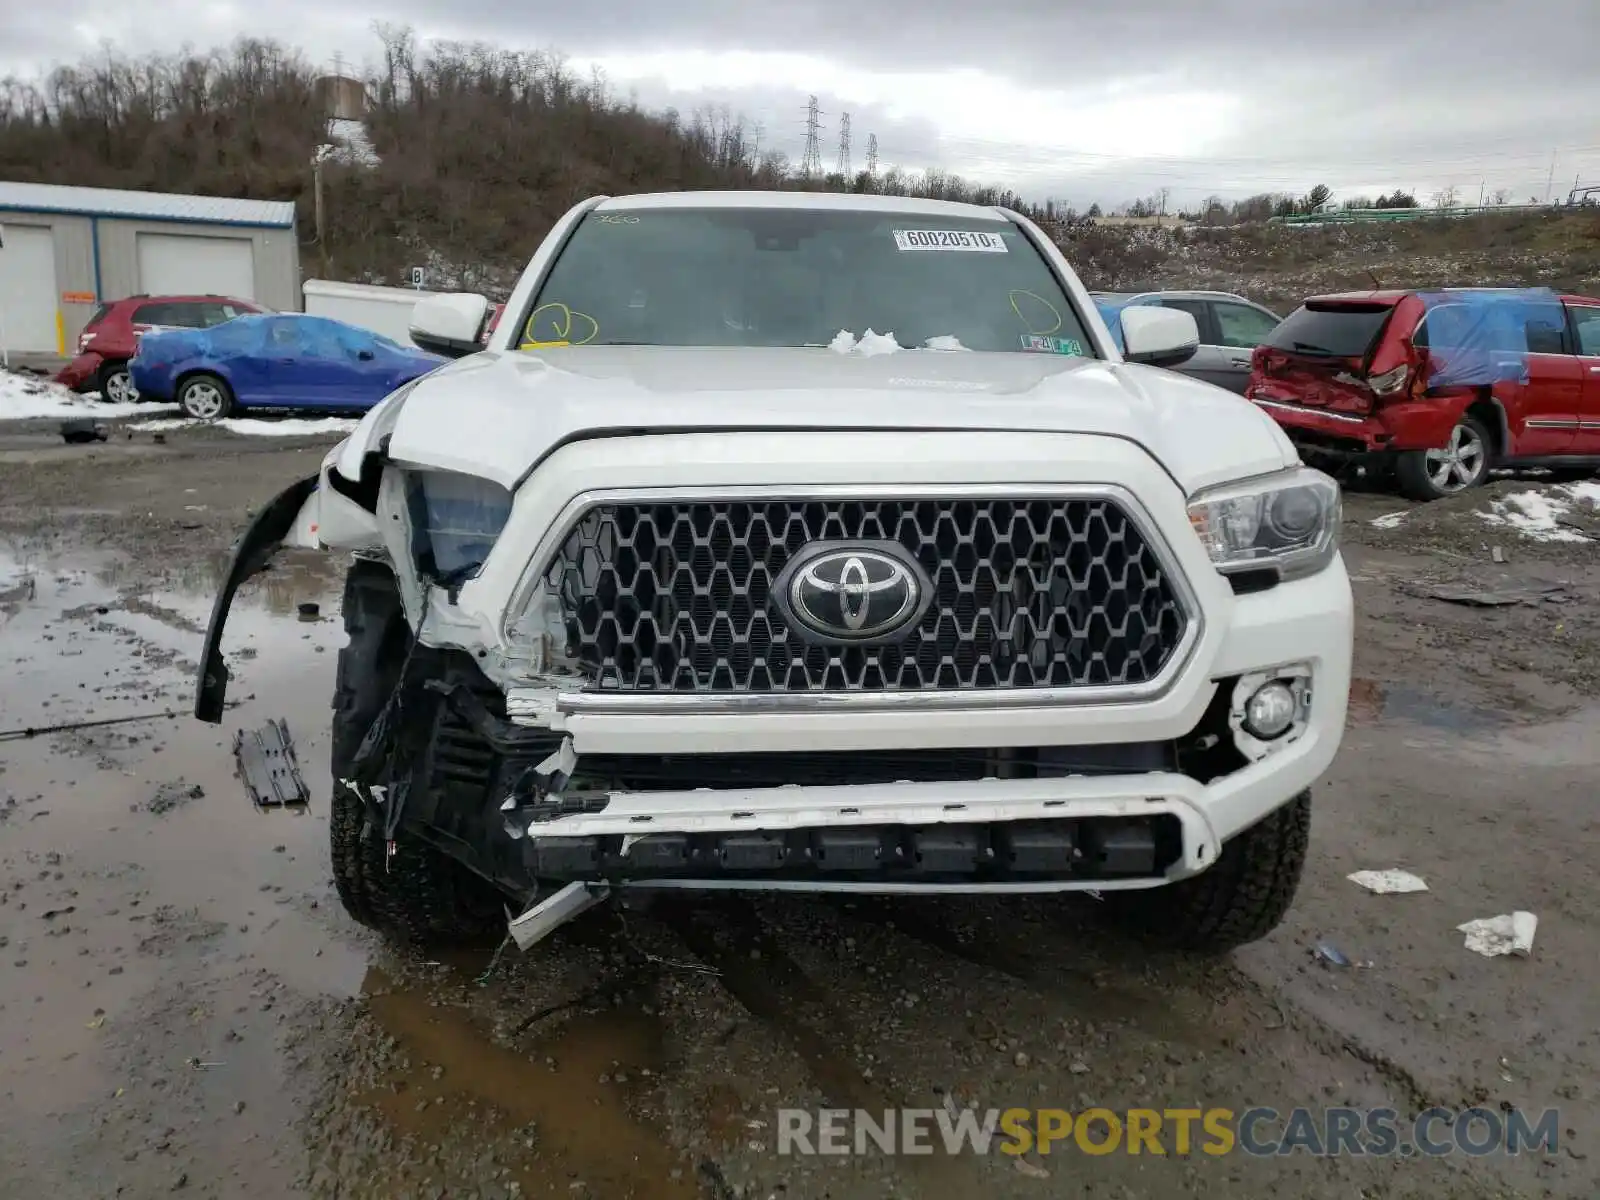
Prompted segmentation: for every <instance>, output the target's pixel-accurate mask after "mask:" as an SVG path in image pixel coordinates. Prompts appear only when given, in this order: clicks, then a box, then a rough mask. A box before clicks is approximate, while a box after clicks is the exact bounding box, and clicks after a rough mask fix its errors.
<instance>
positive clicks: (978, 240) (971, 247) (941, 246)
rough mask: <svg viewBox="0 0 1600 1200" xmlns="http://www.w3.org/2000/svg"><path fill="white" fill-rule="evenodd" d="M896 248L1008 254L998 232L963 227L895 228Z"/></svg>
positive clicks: (1004, 242)
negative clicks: (982, 231)
mask: <svg viewBox="0 0 1600 1200" xmlns="http://www.w3.org/2000/svg"><path fill="white" fill-rule="evenodd" d="M894 245H895V249H897V250H958V251H961V252H964V253H976V254H1008V253H1010V251H1008V250H1007V249H1006V240H1005V238H1003V237H1001V236H1000V235H999V234H998V233H974V232H972V231H971V230H963V229H896V230H895V231H894Z"/></svg>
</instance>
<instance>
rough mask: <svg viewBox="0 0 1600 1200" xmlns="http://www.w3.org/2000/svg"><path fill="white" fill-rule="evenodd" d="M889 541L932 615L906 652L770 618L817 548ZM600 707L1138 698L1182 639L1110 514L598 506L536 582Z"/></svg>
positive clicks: (1052, 502)
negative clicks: (1028, 695) (732, 696)
mask: <svg viewBox="0 0 1600 1200" xmlns="http://www.w3.org/2000/svg"><path fill="white" fill-rule="evenodd" d="M883 540H888V541H893V542H897V543H898V544H899V545H900V546H901V547H903V548H904V549H905V550H906V551H908V552H909V553H910V555H911V556H912V557H914V558H915V559H916V561H917V562H918V563H919V564H920V565H921V567H922V569H923V571H924V572H925V573H926V575H927V577H928V580H929V581H930V582H931V584H932V596H933V598H932V603H931V604H930V605H929V606H928V608H927V610H926V612H925V613H924V614H923V616H922V619H921V620H920V622H918V623H917V624H916V625H915V626H913V627H912V628H910V629H909V630H908V631H907V633H906V635H905V636H904V637H903V638H902V639H901V640H899V641H897V642H894V643H892V644H883V645H867V646H860V645H856V646H852V645H819V644H816V643H815V642H814V641H811V642H808V641H803V640H801V638H800V637H798V636H797V635H796V633H795V632H794V631H792V630H791V629H790V628H789V627H788V625H787V624H786V623H785V620H784V617H783V615H782V613H781V611H780V610H779V608H778V606H777V605H776V604H775V603H774V596H773V583H774V580H776V579H777V577H778V575H779V574H780V573H781V572H782V570H783V568H784V566H785V564H786V563H788V561H789V560H790V558H791V557H792V556H793V555H795V554H796V553H797V552H799V551H800V550H802V549H803V548H805V547H807V546H808V545H810V544H812V543H815V542H818V541H828V542H854V541H883ZM544 584H545V587H546V588H547V589H548V590H549V591H550V592H552V593H553V594H554V595H556V596H557V597H559V599H560V602H561V609H562V613H563V615H564V618H565V621H566V626H567V654H568V656H569V657H571V658H575V659H577V660H578V661H579V662H581V663H582V665H583V667H584V670H585V672H586V673H587V675H588V678H589V685H590V687H591V688H593V689H597V690H601V691H608V692H654V693H663V692H673V693H694V694H707V693H711V694H715V693H741V692H750V693H804V692H867V693H872V692H894V691H911V690H928V689H937V690H958V689H972V690H979V691H987V690H997V689H1006V688H1046V687H1049V688H1074V687H1107V686H1118V685H1132V684H1139V683H1143V682H1145V681H1147V680H1149V679H1151V678H1153V677H1154V676H1155V675H1157V674H1158V673H1159V672H1160V671H1161V669H1162V668H1163V667H1164V666H1165V665H1166V664H1167V662H1168V661H1169V660H1170V659H1171V657H1172V656H1173V654H1174V653H1176V651H1177V649H1178V647H1179V645H1180V644H1181V642H1182V640H1183V634H1184V631H1185V629H1186V625H1187V620H1188V617H1187V614H1186V613H1185V611H1184V609H1183V607H1182V604H1181V602H1180V601H1179V599H1178V595H1177V591H1176V589H1175V587H1174V586H1173V581H1172V580H1171V579H1170V578H1169V577H1168V575H1167V573H1166V571H1164V570H1163V568H1162V566H1161V563H1160V561H1159V560H1158V558H1157V556H1156V554H1155V552H1154V550H1153V548H1152V547H1151V545H1150V544H1149V542H1148V541H1147V540H1146V539H1145V537H1144V535H1143V533H1141V531H1140V529H1139V527H1138V526H1137V525H1136V524H1135V523H1134V522H1133V521H1132V520H1131V519H1130V518H1129V516H1128V514H1127V513H1126V512H1124V511H1123V509H1122V508H1121V507H1120V506H1119V505H1118V504H1117V503H1116V502H1115V501H1114V500H1111V499H1103V498H1083V497H1071V498H1052V499H1032V500H1030V499H1011V500H991V499H981V500H972V499H951V500H938V499H916V500H911V499H907V500H870V501H850V500H774V501H745V502H692V503H665V504H650V503H639V504H607V505H603V506H600V507H596V508H592V509H590V510H588V511H587V512H586V513H584V514H583V515H582V516H581V517H580V518H578V520H577V522H576V523H575V524H574V526H573V527H572V529H571V530H570V531H569V533H568V535H567V537H566V539H565V540H564V541H563V542H562V544H561V547H560V549H559V550H558V551H557V552H556V555H555V557H554V559H553V560H552V562H551V563H550V566H549V567H548V569H547V571H546V574H545V577H544Z"/></svg>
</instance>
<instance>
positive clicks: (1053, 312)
mask: <svg viewBox="0 0 1600 1200" xmlns="http://www.w3.org/2000/svg"><path fill="white" fill-rule="evenodd" d="M1020 296H1026V297H1027V298H1028V299H1029V300H1036V301H1038V302H1039V303H1040V304H1042V305H1044V307H1045V311H1046V312H1048V313H1049V314H1050V317H1051V319H1053V320H1054V321H1055V324H1053V325H1051V326H1050V327H1049V328H1048V329H1035V328H1034V327H1033V322H1032V321H1030V320H1028V318H1027V317H1025V316H1023V315H1022V308H1021V306H1019V305H1018V304H1017V298H1018V297H1020ZM1009 299H1010V301H1011V311H1012V312H1014V313H1016V314H1017V320H1019V321H1021V322H1022V324H1023V325H1024V326H1025V327H1026V328H1027V330H1028V332H1029V333H1031V334H1033V335H1034V336H1035V337H1045V336H1047V335H1049V334H1052V333H1054V332H1055V331H1056V330H1058V329H1060V328H1061V311H1060V310H1059V309H1058V308H1056V306H1055V305H1054V304H1051V303H1050V301H1048V300H1046V299H1045V298H1044V297H1043V296H1041V295H1039V293H1038V292H1028V291H1023V290H1022V289H1020V288H1019V289H1017V290H1015V291H1013V292H1012V293H1011V295H1010V297H1009Z"/></svg>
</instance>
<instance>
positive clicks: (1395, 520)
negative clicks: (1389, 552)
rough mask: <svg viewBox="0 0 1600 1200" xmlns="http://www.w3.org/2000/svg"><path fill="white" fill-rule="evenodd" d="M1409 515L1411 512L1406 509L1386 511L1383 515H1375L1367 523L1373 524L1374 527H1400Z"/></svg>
mask: <svg viewBox="0 0 1600 1200" xmlns="http://www.w3.org/2000/svg"><path fill="white" fill-rule="evenodd" d="M1409 515H1410V514H1409V513H1406V512H1404V511H1401V512H1392V513H1384V514H1383V516H1381V517H1373V518H1372V520H1370V521H1368V522H1367V524H1368V525H1371V526H1372V527H1373V528H1374V529H1399V528H1400V523H1401V522H1402V521H1404V520H1405V519H1406V517H1407V516H1409Z"/></svg>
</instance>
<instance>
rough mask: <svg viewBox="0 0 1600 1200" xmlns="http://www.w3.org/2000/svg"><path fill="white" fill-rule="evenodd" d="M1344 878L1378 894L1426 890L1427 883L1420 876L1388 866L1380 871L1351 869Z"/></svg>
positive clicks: (1386, 894) (1385, 894) (1387, 894)
mask: <svg viewBox="0 0 1600 1200" xmlns="http://www.w3.org/2000/svg"><path fill="white" fill-rule="evenodd" d="M1345 878H1346V879H1348V880H1349V881H1350V882H1351V883H1354V884H1357V885H1359V886H1361V887H1364V888H1366V889H1367V891H1369V892H1376V893H1377V894H1378V895H1380V896H1389V895H1396V894H1400V893H1404V892H1425V891H1427V890H1428V885H1427V883H1426V881H1424V880H1423V878H1422V876H1420V875H1413V874H1412V873H1411V872H1410V871H1402V870H1400V868H1398V867H1389V868H1387V869H1385V870H1382V871H1352V872H1351V873H1350V874H1348V875H1346V876H1345Z"/></svg>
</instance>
